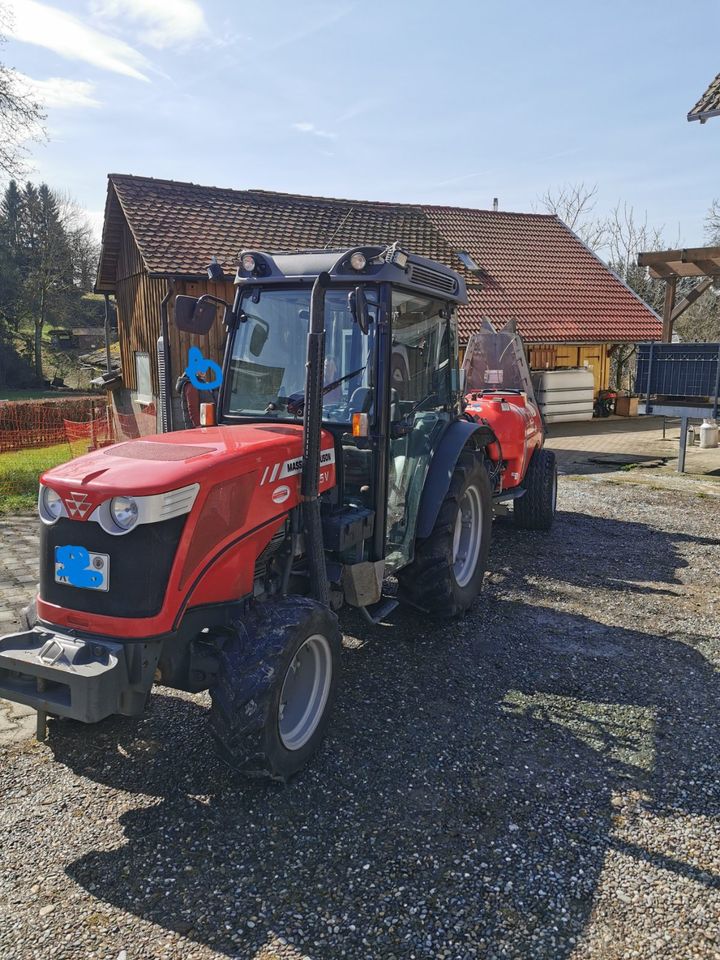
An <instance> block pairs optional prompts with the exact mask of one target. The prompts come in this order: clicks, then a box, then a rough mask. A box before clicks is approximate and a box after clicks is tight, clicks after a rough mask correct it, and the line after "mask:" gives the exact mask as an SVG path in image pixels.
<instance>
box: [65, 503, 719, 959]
mask: <svg viewBox="0 0 720 960" xmlns="http://www.w3.org/2000/svg"><path fill="white" fill-rule="evenodd" d="M571 517H572V515H570V519H569V520H568V518H567V517H566V520H568V522H573V521H572V519H571ZM584 520H585V521H587V522H591V521H590V518H584ZM592 522H594V521H592ZM609 522H610V523H612V521H609ZM625 526H628V525H625ZM632 526H638V527H639V526H641V525H632ZM644 532H645V533H648V535H649V534H650V533H652V532H653V531H647V530H646V531H644ZM628 533H629V531H627V530H626V531H625V535H626V536H627V534H628ZM639 533H640V531H639V530H636V531H635V535H637V534H639ZM514 536H515V534H514V533H506V532H505V531H501V532H500V533H499V537H498V539H499V540H500V545H499V548H498V554H499V560H498V562H499V563H500V564H502V562H503V556H504V554H505V553H506V552H508V551H510V550H511V549H513V548H514V545H513V537H514ZM523 536H524V537H527V536H528V535H527V534H524V535H523ZM503 537H504V538H505V540H506V542H505V543H504V544H503V542H502V538H503ZM579 539H582V538H579ZM674 539H676V538H675V536H674V535H673V538H669V537H666V541H667V542H665V543H664V544H660V545H659V546H664V551H663V552H662V553H661V555H660V558H659V559H657V563H656V565H655V567H654V568H653V570H647V568H646V570H645V571H644V573H643V576H644V577H647V579H648V580H650V579H651V576H652V578H657V579H659V580H660V581H661V582H663V583H667V584H669V585H671V586H672V585H674V584H675V583H676V582H677V580H676V579H675V576H676V575H675V574H674V573H673V572H672V571H671V569H670V560H669V559H668V557H670V555H671V552H672V540H674ZM608 541H609V542H613V543H614V544H615V547H616V551H615V557H614V560H615V565H614V567H613V570H614V573H613V578H614V577H615V576H620V575H621V574H620V573H618V568H617V561H618V554H620V559H621V562H622V563H624V564H627V565H628V566H631V565H632V564H631V555H633V556H634V553H635V546H634V545H632V544H631V543H629V542H628V540H627V539H623V540H620V541H617V540H615V539H614V533H609V534H608ZM547 542H548V541H547V538H546V545H545V547H544V548H543V547H542V546H541V544H540V543H539V542H538V549H537V550H532V549H530V550H527V542H526V547H525V549H526V550H527V556H519V557H518V556H517V552H516V559H517V560H518V566H517V569H516V571H515V573H516V575H517V576H519V577H520V578H521V579H520V583H521V584H522V590H523V592H524V595H525V598H524V599H508V598H507V596H505V595H504V594H503V589H502V577H501V576H499V575H498V574H497V573H494V574H493V576H492V577H491V578H490V581H489V584H488V588H487V591H486V595H485V598H484V600H483V602H481V603H478V604H476V605H475V607H474V608H473V610H472V611H471V613H470V614H469V615H468V616H467V617H466V618H465V619H464V620H462V621H460V622H459V623H452V624H441V625H439V626H438V625H437V624H433V623H429V622H428V621H427V620H424V619H422V618H420V617H418V616H416V615H413V614H412V613H409V612H402V611H398V612H397V614H396V615H395V616H394V622H393V624H392V625H388V626H381V627H376V628H372V629H368V628H367V626H366V625H365V624H364V623H363V622H362V620H361V619H360V617H358V616H354V615H352V614H349V615H346V616H344V618H343V629H344V632H345V636H346V647H345V651H344V657H343V660H344V662H343V667H344V678H343V686H342V695H341V697H340V700H339V702H338V704H337V706H336V711H335V721H334V724H333V728H332V731H331V733H330V736H329V737H328V739H327V741H326V743H325V745H324V747H323V748H322V750H321V751H320V753H319V755H318V756H317V757H316V759H315V760H314V761H313V763H312V764H311V766H310V767H309V768H308V769H307V770H306V771H305V772H304V773H302V774H301V775H300V776H299V777H298V778H297V779H296V780H295V781H293V782H292V783H291V784H290V785H289V786H286V787H285V786H281V785H277V784H271V783H267V782H263V781H237V780H235V779H233V777H231V776H230V775H229V774H228V773H227V771H226V770H225V768H223V767H221V766H220V765H219V764H218V762H217V761H216V760H215V759H214V756H213V753H212V747H211V744H210V740H209V737H208V735H207V732H206V725H205V716H206V706H205V701H204V700H203V698H185V697H180V696H174V695H172V696H170V695H167V694H163V693H157V694H156V695H155V696H154V697H153V701H152V707H151V710H150V712H149V714H148V716H147V717H146V718H145V719H144V720H142V721H140V722H130V721H125V720H120V719H115V720H112V721H108V722H106V723H105V724H103V725H101V726H100V727H99V728H98V730H97V731H96V733H95V734H90V735H89V736H88V734H87V732H86V731H85V732H84V731H83V730H82V729H76V728H75V727H74V726H72V725H67V726H65V725H60V726H59V727H58V728H57V730H56V732H55V733H54V735H53V736H52V738H51V740H50V745H51V747H52V749H53V751H54V754H55V758H56V760H57V761H59V762H61V763H64V764H67V765H68V766H70V767H71V768H72V769H73V770H74V771H76V772H77V774H78V775H83V776H87V777H90V778H92V779H95V780H97V781H98V782H100V783H103V784H107V785H109V786H110V787H112V788H113V789H114V790H122V791H127V792H129V793H131V794H134V795H137V797H138V804H137V805H136V806H134V807H133V808H132V809H130V810H127V811H126V812H124V813H122V814H121V815H120V816H119V818H118V825H119V828H120V829H121V831H122V834H123V836H124V843H123V844H122V845H121V846H120V847H118V848H117V849H115V850H111V851H107V850H102V851H101V850H95V851H91V852H89V853H86V854H85V855H83V856H81V857H80V858H78V859H76V860H75V861H74V862H72V863H70V864H68V865H66V868H65V869H66V872H67V874H68V875H69V876H70V877H71V878H72V879H73V880H75V881H76V882H77V883H78V884H80V885H81V886H82V887H84V888H86V889H87V890H89V891H90V892H91V893H92V894H93V895H94V896H95V897H97V898H99V899H100V900H102V901H105V902H107V903H109V904H112V905H114V906H115V907H117V908H119V909H121V910H124V911H128V912H130V913H132V914H136V915H138V916H141V917H143V918H145V919H146V920H148V921H151V922H153V923H156V924H158V925H159V926H161V927H162V928H165V929H168V930H175V931H179V932H180V933H182V934H183V935H184V936H186V937H187V938H188V940H190V941H194V942H195V943H198V944H203V945H207V946H208V947H210V948H212V949H213V950H215V951H217V952H218V953H222V954H225V955H227V956H230V957H243V958H245V957H248V958H249V957H253V956H255V955H256V952H258V951H261V950H262V948H263V946H268V945H269V944H271V943H273V942H276V941H275V938H283V939H284V941H286V942H287V943H288V944H289V945H290V946H291V947H294V948H295V949H297V950H298V951H299V952H300V953H302V954H310V955H312V956H313V957H314V958H317V960H320V958H323V960H324V958H327V960H331V958H332V960H335V958H336V957H337V956H338V952H337V943H338V940H339V938H340V940H341V941H342V945H343V949H344V955H345V956H347V957H351V958H354V957H389V956H395V957H397V958H405V957H410V956H411V954H412V955H414V956H415V957H416V958H431V957H437V956H438V955H442V954H443V951H446V955H448V956H453V957H472V956H477V955H487V956H495V955H502V956H503V957H517V958H526V957H528V956H533V957H537V958H548V960H549V958H552V960H562V958H564V957H570V956H571V955H572V954H573V952H574V951H575V950H576V949H577V940H578V938H579V937H582V935H583V931H584V930H585V929H586V927H587V924H588V921H589V918H590V914H591V910H592V907H593V901H594V895H595V890H596V887H597V884H598V880H599V877H600V874H601V871H602V868H603V862H604V859H605V857H606V854H607V853H608V851H609V850H611V849H622V850H623V851H624V852H625V853H626V854H628V855H630V856H632V857H636V858H638V859H640V860H643V861H651V862H653V863H655V864H656V865H659V866H661V867H663V868H664V869H667V870H670V871H673V872H675V873H676V874H677V875H678V876H681V877H691V878H692V879H693V880H696V881H697V882H699V883H701V884H703V885H704V886H705V887H706V888H708V889H717V888H718V887H719V886H720V878H718V877H716V876H714V875H711V874H706V873H703V872H702V871H700V870H697V869H696V868H695V867H693V866H692V864H688V863H684V862H681V861H680V860H679V859H675V858H673V857H672V856H665V855H661V854H653V853H650V852H648V851H646V850H644V849H642V847H641V846H637V847H635V846H633V844H632V843H628V842H627V841H623V840H620V839H617V838H616V836H615V833H616V829H615V822H614V816H615V815H616V813H617V811H616V809H615V808H614V806H613V803H612V801H613V797H614V796H615V795H616V794H618V793H622V794H627V793H628V791H633V795H634V796H636V797H637V798H639V799H638V803H639V804H640V805H641V806H643V807H645V808H649V809H651V810H652V811H653V812H657V813H658V814H660V815H662V814H663V812H666V813H669V812H672V814H676V813H677V812H679V811H680V812H686V813H689V814H701V815H703V816H708V817H710V816H713V815H718V814H719V813H720V798H719V795H718V791H717V789H715V787H714V786H713V785H714V784H717V783H718V782H720V757H719V756H718V752H717V743H718V742H720V717H719V716H718V710H717V704H718V703H719V702H720V680H719V678H718V674H717V673H716V672H714V671H713V669H712V667H711V665H710V664H709V663H708V661H707V660H706V659H705V658H704V657H702V656H701V655H700V654H699V653H698V652H696V651H695V650H693V649H692V648H691V647H690V646H688V645H686V644H684V643H681V642H679V641H674V640H670V639H664V638H660V637H657V636H652V635H650V634H647V633H642V632H637V631H633V630H631V629H618V628H610V627H607V626H605V625H603V624H601V623H598V622H597V621H595V620H593V619H590V618H588V617H585V616H580V615H574V614H570V613H567V612H564V611H562V610H559V609H554V608H552V607H551V606H549V605H546V604H544V602H543V595H542V591H540V592H537V591H536V592H533V590H534V587H533V585H532V582H531V580H532V575H533V571H534V573H537V564H538V561H539V560H540V562H541V563H542V562H545V560H544V555H545V554H546V553H547V552H548V546H547ZM553 542H555V539H553ZM563 549H565V547H563ZM572 549H573V550H580V549H585V548H584V547H581V545H578V544H575V545H574V546H572ZM533 554H534V555H533ZM643 555H644V556H645V557H646V558H647V553H646V552H645V551H643ZM586 559H587V555H586ZM590 559H592V557H591V558H590ZM674 559H675V560H676V561H679V560H680V557H679V556H678V555H674ZM653 563H655V561H653ZM554 571H555V573H554V575H555V576H560V575H562V576H564V575H565V568H563V572H562V574H559V573H558V571H557V567H556V566H555V567H554ZM566 572H567V576H568V577H569V578H570V580H571V581H572V582H573V583H577V584H579V585H582V586H589V585H590V581H589V579H588V577H589V574H587V573H585V574H580V573H579V572H578V570H577V569H572V570H570V569H567V571H566ZM592 576H593V577H595V576H596V574H595V573H593V575H592ZM600 577H601V579H602V573H601V574H600ZM605 580H606V581H607V582H605V583H604V585H605V586H606V587H607V586H608V583H609V584H610V586H611V587H612V578H608V576H607V574H605ZM498 585H499V586H498ZM689 742H692V743H693V745H694V749H693V750H692V751H691V752H688V749H687V747H688V743H689ZM709 785H710V786H709ZM168 891H170V892H168ZM335 927H337V928H338V929H339V933H337V934H334V933H332V934H331V933H329V931H331V930H333V929H334V928H335ZM558 931H560V932H558ZM333 944H334V945H333ZM263 955H265V954H263Z"/></svg>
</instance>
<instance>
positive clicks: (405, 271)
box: [235, 244, 468, 303]
mask: <svg viewBox="0 0 720 960" xmlns="http://www.w3.org/2000/svg"><path fill="white" fill-rule="evenodd" d="M354 253H362V254H363V256H364V257H365V259H366V265H365V267H364V268H363V269H362V270H356V269H354V268H353V267H352V265H351V262H350V258H351V257H352V255H353V254H354ZM393 254H401V257H400V258H399V259H401V261H402V260H403V259H404V258H406V262H405V263H404V265H401V264H400V263H397V262H395V258H394V256H393ZM248 255H250V256H252V257H254V258H255V261H256V264H257V267H256V269H255V270H254V271H247V270H244V269H243V266H242V261H243V258H244V257H245V256H248ZM320 273H328V274H329V275H330V277H331V279H332V280H333V281H334V282H337V283H383V282H389V283H393V284H395V285H396V286H401V287H404V288H405V289H410V290H417V292H418V293H423V294H425V295H430V296H435V297H440V298H442V299H444V300H450V301H452V302H454V303H467V302H468V301H467V289H466V287H465V281H464V280H463V279H462V277H461V276H460V275H459V274H457V273H455V271H454V270H451V269H450V268H449V267H446V266H445V265H444V264H442V263H438V262H437V261H435V260H428V259H427V258H425V257H419V256H417V255H416V254H413V253H408V252H407V251H404V250H400V249H399V248H398V247H397V244H394V245H392V246H389V247H388V246H384V245H382V244H378V245H371V246H369V245H363V246H359V247H346V248H341V249H336V250H302V251H296V252H290V253H288V252H282V251H279V252H266V251H263V250H243V252H242V254H241V255H240V266H239V267H238V272H237V275H236V278H235V283H236V284H257V283H263V284H265V283H268V284H270V283H290V282H292V283H297V282H298V281H301V282H308V283H310V282H313V281H314V280H315V278H316V277H317V276H318V275H319V274H320Z"/></svg>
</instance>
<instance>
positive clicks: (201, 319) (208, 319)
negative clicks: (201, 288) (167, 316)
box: [175, 294, 217, 336]
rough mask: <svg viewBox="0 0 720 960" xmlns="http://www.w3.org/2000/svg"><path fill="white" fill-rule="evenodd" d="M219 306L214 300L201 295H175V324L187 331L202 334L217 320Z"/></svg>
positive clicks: (179, 328)
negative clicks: (198, 296) (198, 297)
mask: <svg viewBox="0 0 720 960" xmlns="http://www.w3.org/2000/svg"><path fill="white" fill-rule="evenodd" d="M216 312H217V307H216V306H215V303H214V302H213V301H212V300H209V299H207V300H206V299H205V297H200V299H199V300H198V299H197V298H195V297H185V296H183V295H181V294H179V295H178V296H177V297H175V326H176V327H177V328H178V330H183V331H184V332H185V333H194V334H196V335H199V336H202V335H203V334H205V333H207V332H208V331H209V330H210V328H211V327H212V325H213V323H214V322H215V314H216Z"/></svg>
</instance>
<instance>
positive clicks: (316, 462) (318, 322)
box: [300, 272, 330, 607]
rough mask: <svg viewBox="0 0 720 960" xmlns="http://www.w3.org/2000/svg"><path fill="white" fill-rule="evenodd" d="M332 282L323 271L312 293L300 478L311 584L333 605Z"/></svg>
mask: <svg viewBox="0 0 720 960" xmlns="http://www.w3.org/2000/svg"><path fill="white" fill-rule="evenodd" d="M329 286H330V274H328V273H324V272H323V273H321V274H319V275H318V277H317V279H316V280H315V283H314V284H313V288H312V293H311V295H310V325H309V330H308V338H307V362H306V375H305V409H304V411H303V469H302V477H301V481H300V494H301V498H302V500H303V523H304V527H305V551H306V555H307V560H308V566H309V568H310V586H311V589H312V593H313V596H314V597H315V599H316V600H318V601H319V602H320V603H322V604H324V605H325V606H326V607H329V606H330V584H329V583H328V578H327V568H326V566H325V549H324V545H323V536H322V524H321V521H320V438H321V432H322V407H323V382H324V378H325V291H326V290H327V288H328V287H329Z"/></svg>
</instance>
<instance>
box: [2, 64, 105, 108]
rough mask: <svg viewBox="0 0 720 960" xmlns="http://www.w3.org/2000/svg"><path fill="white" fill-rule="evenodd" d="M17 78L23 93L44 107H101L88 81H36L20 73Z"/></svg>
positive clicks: (59, 79) (61, 78) (52, 79)
mask: <svg viewBox="0 0 720 960" xmlns="http://www.w3.org/2000/svg"><path fill="white" fill-rule="evenodd" d="M16 77H17V81H18V86H19V87H20V89H21V90H22V91H23V93H26V94H27V95H28V96H29V97H31V98H32V99H33V100H37V101H38V102H39V103H41V104H42V105H43V106H44V107H56V108H59V109H71V108H74V107H99V106H100V101H99V100H96V99H95V97H93V95H92V94H93V92H94V90H95V88H94V87H93V85H92V83H89V82H88V81H87V80H67V79H66V78H64V77H49V78H48V79H47V80H36V79H35V78H34V77H28V76H26V75H25V74H24V73H18V74H16Z"/></svg>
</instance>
